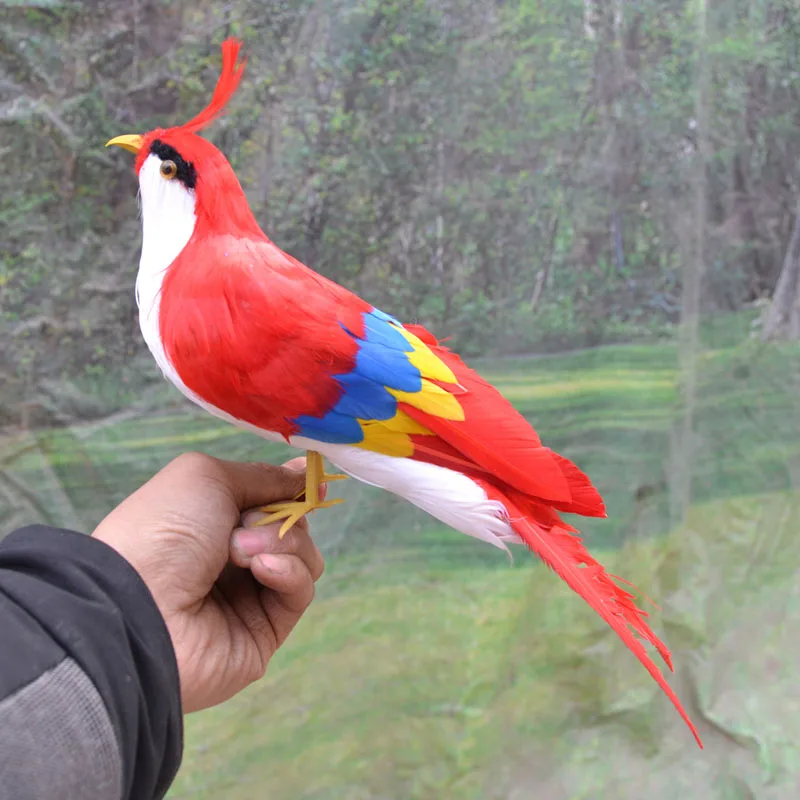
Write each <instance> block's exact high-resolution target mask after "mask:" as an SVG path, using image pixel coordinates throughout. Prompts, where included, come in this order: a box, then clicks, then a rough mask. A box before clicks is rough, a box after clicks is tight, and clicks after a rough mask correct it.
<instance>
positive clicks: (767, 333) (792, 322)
mask: <svg viewBox="0 0 800 800" xmlns="http://www.w3.org/2000/svg"><path fill="white" fill-rule="evenodd" d="M761 338H762V340H763V341H765V342H766V341H769V340H771V339H800V201H798V204H797V211H796V212H795V218H794V228H793V230H792V237H791V239H789V246H788V247H787V248H786V256H785V257H784V259H783V268H782V269H781V274H780V277H779V278H778V283H777V285H776V286H775V291H774V292H773V294H772V303H771V305H770V307H769V311H768V312H767V318H766V321H765V322H764V330H763V331H762V334H761Z"/></svg>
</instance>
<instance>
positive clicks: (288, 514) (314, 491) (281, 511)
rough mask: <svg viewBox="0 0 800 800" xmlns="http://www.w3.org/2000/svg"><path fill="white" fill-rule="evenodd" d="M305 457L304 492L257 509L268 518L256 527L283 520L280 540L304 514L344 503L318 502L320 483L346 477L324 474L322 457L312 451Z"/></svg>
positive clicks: (335, 500) (337, 501) (337, 499)
mask: <svg viewBox="0 0 800 800" xmlns="http://www.w3.org/2000/svg"><path fill="white" fill-rule="evenodd" d="M307 456H308V459H307V463H306V488H305V491H303V492H300V494H298V495H297V496H296V497H295V498H294V499H292V500H288V501H285V502H282V503H270V504H269V505H268V506H263V507H262V508H259V509H258V510H259V511H263V512H264V513H265V514H267V515H268V516H266V517H264V519H260V520H259V521H258V522H256V523H255V524H256V526H259V525H269V523H270V522H277V521H278V520H280V519H282V520H284V523H283V525H281V529H280V531H279V532H278V536H279V537H280V538H281V539H283V537H284V535H285V534H286V532H287V531H288V530H289V528H291V527H292V525H294V524H295V522H297V521H298V520H299V519H301V518H302V517H304V516H305V515H306V514H310V513H311V512H312V511H316V510H317V509H318V508H330V506H335V505H338V504H339V503H343V502H344V500H343V499H342V498H339V497H337V498H336V499H334V500H320V499H319V487H320V484H322V483H330V482H331V481H340V480H344V479H345V478H346V477H347V475H329V474H328V473H327V472H325V465H324V463H323V461H322V456H321V455H320V454H319V453H317V452H316V451H314V450H309V451H308V453H307Z"/></svg>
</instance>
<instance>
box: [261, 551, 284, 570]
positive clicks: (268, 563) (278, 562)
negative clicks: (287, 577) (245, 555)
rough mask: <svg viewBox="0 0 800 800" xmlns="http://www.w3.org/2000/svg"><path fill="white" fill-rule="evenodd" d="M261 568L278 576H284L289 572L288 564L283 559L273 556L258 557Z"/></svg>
mask: <svg viewBox="0 0 800 800" xmlns="http://www.w3.org/2000/svg"><path fill="white" fill-rule="evenodd" d="M258 560H259V561H260V562H261V566H262V567H263V568H264V569H265V570H267V572H272V573H274V574H276V575H283V574H284V573H286V571H287V564H286V562H285V561H284V560H283V559H282V558H278V557H276V556H273V555H262V556H259V557H258Z"/></svg>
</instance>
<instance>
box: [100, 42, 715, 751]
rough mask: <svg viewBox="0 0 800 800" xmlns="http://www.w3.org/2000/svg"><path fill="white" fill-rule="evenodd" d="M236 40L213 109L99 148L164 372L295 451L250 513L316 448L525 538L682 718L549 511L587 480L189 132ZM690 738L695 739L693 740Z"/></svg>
mask: <svg viewBox="0 0 800 800" xmlns="http://www.w3.org/2000/svg"><path fill="white" fill-rule="evenodd" d="M239 49H240V43H239V42H238V41H236V40H233V39H229V40H227V41H226V42H225V43H224V44H223V45H222V75H221V77H220V79H219V82H218V84H217V87H216V89H215V91H214V95H213V97H212V99H211V102H210V104H209V105H208V107H207V108H206V109H204V110H203V111H202V112H201V113H200V114H198V115H197V116H196V117H195V118H194V119H192V120H191V121H190V122H187V123H186V124H185V125H180V126H178V127H173V128H167V129H161V128H159V129H156V130H153V131H150V132H149V133H147V134H144V135H126V136H118V137H116V138H115V139H112V140H111V141H110V142H108V144H109V145H119V146H120V147H123V148H125V149H126V150H130V151H132V152H133V153H135V154H136V171H137V173H138V176H139V185H140V189H141V207H142V222H143V243H142V255H141V260H140V263H139V273H138V277H137V280H136V298H137V302H138V305H139V321H140V325H141V330H142V334H143V335H144V339H145V341H146V342H147V346H148V347H149V348H150V351H151V352H152V354H153V356H154V358H155V360H156V361H157V362H158V365H159V367H160V368H161V370H162V372H163V373H164V375H165V376H166V377H167V378H168V379H169V380H170V381H172V383H173V384H175V386H177V387H178V389H180V391H181V392H183V394H184V395H186V397H188V398H189V399H190V400H192V401H193V402H195V403H197V404H198V405H199V406H201V407H202V408H204V409H206V410H207V411H209V412H210V413H212V414H214V415H216V416H217V417H221V418H222V419H224V420H227V421H228V422H231V423H233V424H234V425H238V426H240V427H242V428H246V429H247V430H249V431H252V432H253V433H255V434H257V435H258V436H261V437H263V438H264V439H268V440H271V441H286V442H288V443H289V444H290V445H292V446H294V447H297V448H300V449H302V450H306V451H307V453H308V470H307V477H306V491H305V495H304V496H302V497H300V498H297V499H295V500H293V501H290V502H286V503H278V504H275V505H272V506H268V507H267V508H265V509H264V511H265V513H266V514H268V516H267V517H266V518H265V520H264V522H267V521H275V520H284V523H283V525H282V532H285V531H286V530H288V529H289V527H291V525H292V524H294V522H295V521H297V520H298V519H299V518H300V517H301V516H303V515H304V514H307V513H308V512H310V511H313V510H314V509H316V508H322V507H325V506H327V505H330V504H331V503H332V502H335V501H321V500H320V497H319V493H318V492H319V485H320V483H321V482H324V481H326V480H331V479H335V478H339V477H344V476H340V475H326V474H325V473H324V471H323V462H322V456H324V457H326V458H327V459H329V460H330V461H331V462H332V463H333V464H335V465H336V466H337V467H338V468H339V469H341V470H342V471H343V472H345V473H347V475H350V476H352V477H354V478H356V479H358V480H360V481H363V482H364V483H367V484H370V485H373V486H378V487H380V488H382V489H385V490H387V491H389V492H393V493H394V494H396V495H399V496H400V497H402V498H405V499H406V500H408V501H409V502H411V503H413V504H414V505H416V506H418V507H419V508H421V509H424V510H425V511H427V512H428V513H429V514H431V515H432V516H434V517H436V518H437V519H439V520H441V521H442V522H444V523H446V524H447V525H450V526H451V527H453V528H455V529H456V530H458V531H461V532H462V533H465V534H467V535H469V536H474V537H477V538H478V539H482V540H484V541H486V542H489V543H490V544H493V545H496V546H498V547H501V548H506V543H520V544H525V545H527V546H528V547H529V548H530V549H531V550H532V551H533V552H534V553H536V554H537V555H538V556H539V557H540V558H541V559H542V560H543V561H544V562H545V563H546V564H547V565H548V566H549V567H551V568H552V569H553V570H554V571H555V572H556V573H558V575H560V576H561V578H563V580H565V581H566V582H567V584H568V585H569V586H570V587H571V588H572V589H573V590H574V591H575V592H577V593H578V594H579V595H580V596H581V597H582V598H583V599H584V600H585V601H586V602H587V603H588V604H589V605H590V606H591V607H592V608H593V609H594V610H595V611H596V612H597V613H598V614H599V615H600V616H601V617H602V618H603V619H604V620H605V621H606V622H607V623H608V624H609V625H610V626H611V628H612V629H613V630H614V631H615V632H616V633H617V634H618V636H619V637H620V638H621V639H622V641H623V642H624V643H625V644H626V645H627V646H628V647H629V648H630V649H631V650H632V651H633V653H634V654H635V655H636V657H637V658H638V659H639V661H641V663H642V664H643V665H644V666H645V668H646V669H647V670H648V672H649V673H650V674H651V675H652V677H653V678H654V679H655V681H656V682H657V683H658V685H659V686H660V687H661V688H662V689H663V691H664V692H665V693H666V694H667V696H668V697H669V698H670V700H671V701H672V702H673V703H674V705H675V707H676V708H677V710H678V711H679V713H680V714H681V716H682V717H683V719H684V720H685V721H686V723H687V725H688V726H689V728H690V729H691V731H692V733H693V734H694V736H695V738H696V739H697V742H698V744H700V739H699V736H698V734H697V731H696V729H695V727H694V725H693V724H692V722H691V721H690V720H689V718H688V716H687V714H686V712H685V711H684V710H683V708H682V706H681V704H680V702H679V700H678V698H677V697H676V695H675V694H674V692H673V691H672V689H671V688H670V686H669V684H667V683H666V681H665V680H664V677H663V676H662V674H661V673H660V671H659V670H658V668H657V667H656V665H655V664H654V663H653V661H652V660H651V658H650V656H649V655H648V653H647V651H646V649H645V647H644V646H643V644H642V642H641V641H640V639H639V638H637V636H636V635H634V634H638V635H639V636H640V637H642V638H643V639H645V640H647V641H648V642H650V643H651V644H652V645H654V646H655V648H656V650H657V651H658V653H659V654H660V655H661V656H662V658H663V659H664V660H665V662H666V663H667V665H668V666H669V667H670V669H671V668H672V667H671V662H670V654H669V651H668V650H667V648H666V646H665V645H664V644H663V643H662V642H661V641H660V640H659V638H658V637H657V636H656V634H655V633H654V632H653V631H652V630H651V628H650V627H649V625H648V624H647V621H646V617H647V614H646V613H645V612H644V611H642V610H640V609H639V608H637V606H636V604H635V602H634V597H633V595H632V594H630V593H629V592H628V591H626V590H625V589H623V588H622V587H621V586H619V585H618V584H617V583H616V582H615V580H614V579H613V578H612V576H610V575H609V574H608V573H607V572H606V571H605V569H604V568H603V566H602V565H601V564H599V563H598V562H597V561H596V560H595V559H594V558H592V556H591V555H589V553H588V551H587V550H586V548H585V547H584V545H583V544H582V542H581V540H580V538H579V537H578V536H577V531H576V529H575V528H573V527H572V526H570V525H568V524H567V523H565V522H564V521H563V520H562V519H561V517H560V516H559V512H568V513H573V514H581V515H584V516H590V517H603V516H605V509H604V505H603V501H602V499H601V497H600V495H599V494H598V492H597V490H596V489H595V488H594V487H593V486H592V484H591V482H590V481H589V478H588V477H587V476H586V475H584V474H583V472H581V471H580V470H579V469H578V468H577V467H576V466H575V465H574V464H572V463H571V462H570V461H569V460H567V459H566V458H564V457H562V456H560V455H558V454H557V453H554V452H553V451H552V450H550V449H548V448H547V447H544V446H543V445H542V442H541V440H540V439H539V437H538V436H537V434H536V432H535V431H534V430H533V428H532V427H531V425H530V424H529V423H528V422H527V421H526V420H525V418H524V417H523V416H522V415H521V414H519V413H518V412H517V411H515V410H514V408H513V407H512V406H511V404H510V403H509V402H508V401H507V400H506V399H505V398H504V397H503V396H502V395H501V394H500V393H499V392H498V391H497V390H496V389H494V388H493V387H492V386H491V385H489V384H488V383H486V381H484V380H483V379H482V378H481V377H480V376H479V375H477V374H476V373H475V372H474V371H473V370H471V369H469V368H468V367H467V366H465V365H464V363H463V362H462V361H461V360H460V359H459V357H458V356H457V355H455V354H454V353H452V352H450V351H449V350H448V349H446V348H445V347H442V346H441V345H440V344H439V343H438V342H437V340H436V339H435V338H434V337H433V336H432V335H431V334H430V333H428V331H426V330H425V329H424V328H422V327H420V326H417V325H403V324H402V323H400V322H399V321H398V320H396V319H394V318H393V317H391V316H389V315H388V314H385V313H384V312H382V311H380V310H378V309H377V308H374V307H373V306H372V305H370V304H369V303H368V302H366V301H365V300H362V299H361V298H360V297H357V296H356V295H354V294H352V293H351V292H349V291H348V290H347V289H344V288H342V287H341V286H339V285H337V284H335V283H333V282H332V281H330V280H327V279H326V278H324V277H322V276H321V275H318V274H317V273H315V272H314V271H313V270H311V269H309V268H308V267H306V266H304V265H303V264H301V263H300V262H298V261H297V260H295V259H294V258H292V257H291V256H290V255H287V254H286V253H284V252H283V251H281V250H280V249H279V248H278V247H276V246H275V245H274V244H273V243H272V242H271V241H270V240H269V239H268V238H267V236H266V235H265V234H264V232H263V231H262V230H261V228H260V227H259V225H258V223H257V222H256V220H255V217H254V216H253V214H252V212H251V210H250V207H249V205H248V203H247V199H246V197H245V194H244V192H243V191H242V188H241V186H240V184H239V181H238V180H237V178H236V175H235V174H234V172H233V169H232V168H231V166H230V164H229V163H228V161H227V159H226V158H225V156H224V155H223V154H222V153H221V152H220V151H219V150H218V149H217V148H216V147H215V146H214V145H213V144H211V143H210V142H209V141H207V140H205V139H203V138H201V137H200V136H198V135H197V132H198V131H199V130H201V129H202V128H204V127H206V126H207V125H208V124H209V123H210V122H211V121H212V120H213V119H214V118H215V117H216V116H217V115H218V114H220V112H221V111H222V110H223V108H224V106H225V105H226V103H227V102H228V100H229V99H230V97H231V95H232V94H233V93H234V91H235V90H236V88H237V86H238V84H239V82H240V80H241V78H242V73H243V69H244V65H243V64H242V65H241V66H238V67H237V64H236V61H237V57H238V54H239ZM700 746H701V747H702V744H701V745H700Z"/></svg>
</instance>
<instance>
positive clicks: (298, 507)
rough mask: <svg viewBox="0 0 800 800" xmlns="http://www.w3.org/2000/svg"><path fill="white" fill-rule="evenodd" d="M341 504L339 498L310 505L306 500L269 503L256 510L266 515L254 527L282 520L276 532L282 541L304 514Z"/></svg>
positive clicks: (341, 501)
mask: <svg viewBox="0 0 800 800" xmlns="http://www.w3.org/2000/svg"><path fill="white" fill-rule="evenodd" d="M343 502H344V500H342V498H341V497H337V498H336V499H335V500H322V501H318V502H316V503H310V502H309V501H308V500H290V501H289V502H287V503H270V504H269V505H268V506H264V507H263V508H259V509H258V510H259V511H263V512H264V513H266V514H267V516H266V517H264V519H260V520H259V521H258V522H256V524H255V525H256V527H259V526H261V525H269V524H270V522H277V521H278V520H280V519H282V520H284V523H283V525H281V529H280V530H279V531H278V536H279V537H280V538H281V539H283V537H284V536H285V535H286V533H287V531H288V530H289V528H291V527H292V525H294V524H295V523H296V522H297V521H298V520H301V519H302V518H303V517H304V516H305V515H306V514H310V513H311V512H312V511H316V510H317V509H318V508H330V507H331V506H335V505H338V504H339V503H343Z"/></svg>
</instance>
